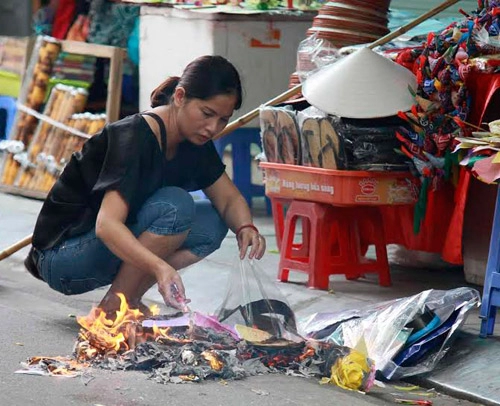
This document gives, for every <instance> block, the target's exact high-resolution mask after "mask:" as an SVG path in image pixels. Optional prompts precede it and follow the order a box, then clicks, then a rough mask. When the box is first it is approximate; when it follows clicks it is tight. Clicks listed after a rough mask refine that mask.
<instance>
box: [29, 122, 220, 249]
mask: <svg viewBox="0 0 500 406" xmlns="http://www.w3.org/2000/svg"><path fill="white" fill-rule="evenodd" d="M224 170H225V166H224V164H223V163H222V161H221V159H220V157H219V155H218V154H217V151H216V149H215V147H214V145H213V143H212V142H211V141H209V142H207V143H206V144H204V145H201V146H198V145H195V144H192V143H190V142H188V141H184V142H182V143H181V144H179V147H178V150H177V153H176V155H175V157H174V158H173V159H171V160H167V159H166V158H165V154H164V153H163V152H162V151H161V148H160V144H159V143H158V140H157V138H156V137H155V135H154V133H153V131H152V130H151V128H150V127H149V125H148V123H147V122H146V120H145V119H144V118H143V117H142V116H141V115H140V114H135V115H132V116H129V117H126V118H124V119H122V120H120V121H117V122H114V123H112V124H108V125H107V126H106V127H105V128H104V129H103V130H102V131H101V133H100V134H98V135H95V136H94V137H92V138H90V139H89V140H88V141H87V142H86V143H85V145H84V147H83V149H82V151H81V152H76V153H74V154H73V156H72V157H71V160H70V162H68V164H67V165H66V168H65V169H64V171H63V172H62V174H61V176H60V177H59V179H58V180H57V182H56V183H55V185H54V187H53V188H52V189H51V191H50V192H49V194H48V196H47V198H46V200H45V202H44V204H43V206H42V210H41V212H40V214H39V216H38V219H37V222H36V225H35V231H34V233H33V246H34V247H35V248H37V249H40V250H43V249H47V248H51V247H54V246H56V245H58V244H59V243H60V242H62V241H63V240H64V239H66V238H69V237H74V236H77V235H79V234H82V233H85V232H87V231H89V230H91V229H92V228H93V227H95V222H96V218H97V213H98V212H99V208H100V206H101V203H102V199H103V197H104V194H105V192H106V191H108V190H117V191H119V192H120V194H121V195H122V196H123V198H124V199H125V200H126V202H127V203H128V205H129V215H128V218H127V222H131V223H133V222H134V220H135V217H136V215H137V212H138V211H139V209H140V208H141V206H142V205H143V203H144V202H145V201H146V199H147V198H148V197H150V196H151V195H152V194H153V193H154V192H155V191H157V190H158V189H160V188H161V187H164V186H178V187H181V188H183V189H185V190H187V191H195V190H200V189H204V188H206V187H208V186H210V185H212V184H213V183H214V182H215V181H216V180H217V179H219V177H220V176H221V175H222V174H223V173H224Z"/></svg>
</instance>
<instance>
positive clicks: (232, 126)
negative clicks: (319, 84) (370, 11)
mask: <svg viewBox="0 0 500 406" xmlns="http://www.w3.org/2000/svg"><path fill="white" fill-rule="evenodd" d="M459 1H460V0H447V1H445V2H444V3H442V4H440V5H439V6H437V7H435V8H433V9H431V10H429V11H428V12H427V13H424V14H422V15H421V16H419V17H417V18H416V19H415V20H413V21H410V22H409V23H408V24H406V25H404V26H402V27H399V28H398V29H397V30H395V31H392V32H390V33H389V34H387V35H384V36H383V37H381V38H379V39H378V40H376V41H375V42H372V43H371V44H370V45H368V48H370V49H373V48H375V47H378V46H380V45H383V44H386V43H388V42H389V41H392V40H393V39H394V38H397V37H399V36H400V35H402V34H404V33H405V32H408V31H409V30H411V29H412V28H414V27H416V26H417V25H419V24H421V23H422V22H424V21H425V20H428V19H429V18H431V17H432V16H435V15H436V14H438V13H440V12H441V11H443V10H445V9H447V8H448V7H450V6H452V5H453V4H455V3H458V2H459ZM301 90H302V85H297V86H295V87H292V88H291V89H289V90H287V91H286V92H284V93H281V94H280V95H279V96H276V97H275V98H274V99H271V100H269V101H268V102H267V103H264V104H262V105H261V106H259V107H257V108H255V109H253V110H252V111H249V112H248V113H246V114H245V115H243V116H241V117H240V118H238V119H236V120H235V121H232V122H231V123H229V124H228V125H227V126H226V128H224V129H223V130H222V131H221V132H220V133H219V134H217V135H216V136H215V137H214V140H217V139H219V138H221V137H224V136H225V135H228V134H230V133H232V132H233V131H234V130H237V129H238V128H240V127H241V126H243V125H245V124H247V123H249V122H250V121H252V120H253V119H254V118H256V117H257V116H258V115H259V111H260V108H261V107H262V106H264V107H266V106H275V105H276V104H280V103H283V102H284V101H286V100H288V99H290V97H292V96H295V95H297V94H299V93H300V91H301Z"/></svg>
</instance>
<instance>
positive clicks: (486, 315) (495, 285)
mask: <svg viewBox="0 0 500 406" xmlns="http://www.w3.org/2000/svg"><path fill="white" fill-rule="evenodd" d="M498 307H500V187H499V189H498V191H497V200H496V204H495V215H494V217H493V227H492V230H491V240H490V251H489V254H488V264H487V266H486V275H485V277H484V288H483V300H482V303H481V311H480V313H479V317H480V318H481V319H482V320H481V331H480V333H479V335H480V336H481V337H486V336H489V335H492V334H493V330H494V328H495V316H496V313H497V308H498Z"/></svg>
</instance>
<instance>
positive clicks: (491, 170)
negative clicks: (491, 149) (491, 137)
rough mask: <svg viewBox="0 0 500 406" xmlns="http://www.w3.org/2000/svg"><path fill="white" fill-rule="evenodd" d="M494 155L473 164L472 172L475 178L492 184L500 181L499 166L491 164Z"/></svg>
mask: <svg viewBox="0 0 500 406" xmlns="http://www.w3.org/2000/svg"><path fill="white" fill-rule="evenodd" d="M494 159H495V155H492V156H490V157H488V158H484V159H481V160H480V161H477V162H476V163H475V164H474V167H473V168H472V170H473V171H474V172H475V174H476V175H477V177H478V178H479V179H481V180H482V181H483V182H486V183H494V182H495V181H496V180H497V179H500V164H495V163H493V160H494Z"/></svg>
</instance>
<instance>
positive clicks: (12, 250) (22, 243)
mask: <svg viewBox="0 0 500 406" xmlns="http://www.w3.org/2000/svg"><path fill="white" fill-rule="evenodd" d="M32 237H33V234H32V235H29V236H27V237H24V238H23V239H22V240H21V241H18V242H16V243H15V244H13V245H11V246H10V247H7V248H5V249H4V250H3V251H1V252H0V261H1V260H2V259H5V258H7V257H10V256H11V255H12V254H14V253H15V252H17V251H19V250H20V249H22V248H24V247H26V246H27V245H30V244H31V239H32Z"/></svg>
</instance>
